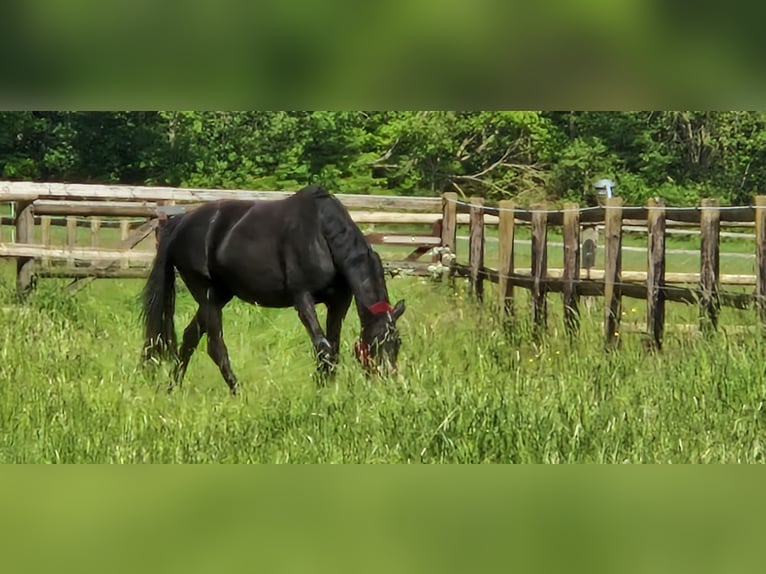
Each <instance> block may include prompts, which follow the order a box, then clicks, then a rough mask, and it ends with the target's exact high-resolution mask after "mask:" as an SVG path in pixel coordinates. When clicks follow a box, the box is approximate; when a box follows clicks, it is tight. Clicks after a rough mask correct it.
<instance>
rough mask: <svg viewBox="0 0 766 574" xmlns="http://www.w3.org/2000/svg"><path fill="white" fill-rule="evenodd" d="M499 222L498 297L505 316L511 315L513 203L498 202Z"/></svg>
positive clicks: (505, 200) (509, 201) (506, 201)
mask: <svg viewBox="0 0 766 574" xmlns="http://www.w3.org/2000/svg"><path fill="white" fill-rule="evenodd" d="M499 207H500V221H499V223H498V232H497V238H498V242H499V243H498V247H499V257H500V260H499V262H498V265H497V271H498V277H497V286H498V295H499V298H500V308H501V309H502V310H503V312H504V313H505V315H506V316H509V317H510V316H512V315H513V278H512V277H511V275H513V271H514V262H513V240H514V233H515V230H514V213H513V210H514V207H515V204H514V202H513V201H511V200H508V199H504V200H502V201H501V202H500V205H499Z"/></svg>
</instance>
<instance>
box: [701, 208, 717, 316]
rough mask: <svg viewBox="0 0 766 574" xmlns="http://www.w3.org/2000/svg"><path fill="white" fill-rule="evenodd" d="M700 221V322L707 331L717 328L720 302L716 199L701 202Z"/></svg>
mask: <svg viewBox="0 0 766 574" xmlns="http://www.w3.org/2000/svg"><path fill="white" fill-rule="evenodd" d="M701 207H702V219H701V221H700V233H701V235H700V294H701V297H700V321H701V323H702V325H703V326H704V327H705V328H707V329H715V328H716V327H717V326H718V312H719V310H720V302H719V298H718V284H719V283H718V282H719V274H720V272H721V268H720V236H719V233H720V224H721V219H720V215H721V214H720V211H719V210H718V200H717V199H703V200H702V204H701Z"/></svg>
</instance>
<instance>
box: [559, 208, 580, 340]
mask: <svg viewBox="0 0 766 574" xmlns="http://www.w3.org/2000/svg"><path fill="white" fill-rule="evenodd" d="M563 235H564V237H563V240H564V277H563V278H564V292H563V297H562V299H563V302H564V325H565V326H566V328H567V330H568V331H569V333H570V334H574V333H575V332H576V331H577V329H578V327H579V324H580V310H579V303H580V296H579V294H578V293H577V281H578V280H579V279H580V206H579V205H577V204H576V203H567V204H566V205H565V206H564V233H563Z"/></svg>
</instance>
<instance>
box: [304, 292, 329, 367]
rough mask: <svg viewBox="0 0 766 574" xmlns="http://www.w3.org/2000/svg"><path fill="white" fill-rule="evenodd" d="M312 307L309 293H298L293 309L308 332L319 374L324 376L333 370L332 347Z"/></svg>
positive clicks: (312, 303)
mask: <svg viewBox="0 0 766 574" xmlns="http://www.w3.org/2000/svg"><path fill="white" fill-rule="evenodd" d="M314 305H315V302H314V298H313V297H312V296H311V294H310V293H300V294H299V295H298V296H296V298H295V309H296V310H297V311H298V317H300V319H301V322H302V323H303V326H304V327H306V330H307V331H308V332H309V336H311V342H312V343H313V345H314V351H315V352H316V357H317V363H318V368H319V373H320V375H322V376H326V375H327V374H329V373H330V372H332V370H333V369H334V368H335V362H334V360H333V359H334V357H333V352H332V346H331V345H330V342H329V341H328V340H327V337H325V334H324V332H323V331H322V327H321V325H320V324H319V319H318V318H317V313H316V309H315V308H314Z"/></svg>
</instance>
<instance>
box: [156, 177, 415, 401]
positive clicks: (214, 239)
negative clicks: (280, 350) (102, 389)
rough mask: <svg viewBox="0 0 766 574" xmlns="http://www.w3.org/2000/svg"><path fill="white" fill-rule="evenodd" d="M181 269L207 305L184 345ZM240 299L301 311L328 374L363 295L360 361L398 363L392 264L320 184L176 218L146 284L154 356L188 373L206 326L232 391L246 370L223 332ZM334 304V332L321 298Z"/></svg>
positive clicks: (377, 365)
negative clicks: (225, 316)
mask: <svg viewBox="0 0 766 574" xmlns="http://www.w3.org/2000/svg"><path fill="white" fill-rule="evenodd" d="M175 270H178V274H179V275H180V277H181V279H182V280H183V282H184V283H185V284H186V286H187V287H188V289H189V291H190V293H191V295H192V297H194V299H195V301H196V302H197V304H198V306H199V307H198V309H197V312H196V314H195V315H194V318H193V319H192V320H191V322H190V323H189V325H188V326H187V327H186V329H185V330H184V333H183V339H182V341H181V346H180V350H179V349H177V340H176V332H175V326H174V321H173V315H174V310H175ZM234 297H238V298H240V299H242V300H244V301H247V302H249V303H253V304H257V305H262V306H264V307H282V308H283V307H290V306H293V307H295V309H296V310H297V311H298V316H299V317H300V319H301V321H302V322H303V325H304V326H305V327H306V330H307V331H308V333H309V335H310V337H311V342H312V343H313V345H314V351H315V353H316V357H317V361H318V370H319V373H320V376H322V377H323V378H324V377H326V376H327V375H329V374H331V373H332V372H333V370H334V368H335V365H336V364H337V361H338V349H339V346H340V334H341V326H342V323H343V320H344V318H345V316H346V313H347V312H348V309H349V306H350V305H351V299H352V297H353V298H354V300H355V301H356V308H357V312H358V313H359V320H360V323H361V336H360V338H359V340H358V341H357V342H356V345H355V349H354V351H355V355H356V358H357V360H359V362H360V363H362V365H363V366H364V368H365V369H366V370H367V372H378V371H379V370H391V369H395V368H396V361H397V356H398V353H399V345H400V338H399V333H398V330H397V327H396V321H397V320H398V319H399V317H401V315H402V313H403V312H404V308H405V306H404V301H403V300H402V301H399V302H398V303H397V304H396V305H395V306H391V304H390V303H389V300H388V291H387V289H386V282H385V277H384V272H383V265H382V263H381V261H380V257H378V255H377V253H375V251H373V249H372V248H371V247H370V245H369V243H368V242H367V240H366V239H365V237H364V235H363V234H362V232H361V231H360V230H359V228H358V227H357V226H356V224H355V223H354V222H353V220H352V219H351V216H350V215H349V213H348V211H347V210H346V208H345V207H344V206H343V205H342V204H341V202H340V201H338V199H337V198H335V197H334V196H333V195H331V194H330V193H328V192H327V191H325V190H324V189H322V188H321V187H317V186H310V187H306V188H304V189H302V190H300V191H298V192H297V193H295V194H293V195H291V196H288V197H287V198H285V199H282V200H276V201H269V200H262V201H242V200H221V201H216V202H212V203H207V204H204V205H202V206H200V207H198V208H197V209H195V210H194V211H190V212H188V213H185V214H183V215H179V216H175V217H171V218H169V219H168V221H167V223H166V225H165V226H164V227H163V229H162V231H161V233H160V240H159V245H158V247H157V255H156V257H155V260H154V265H153V266H152V270H151V273H150V274H149V279H148V280H147V282H146V285H145V287H144V290H143V313H142V315H143V319H144V327H145V345H144V359H145V360H152V359H155V360H161V359H167V360H172V361H175V371H174V374H173V380H172V381H171V383H170V388H171V389H172V387H173V384H174V383H179V384H180V382H181V381H182V379H183V376H184V373H185V372H186V368H187V366H188V364H189V360H190V359H191V356H192V354H193V353H194V349H195V348H196V347H197V344H198V343H199V341H200V339H201V338H202V335H203V334H205V333H207V352H208V355H210V358H211V359H212V360H213V361H214V362H215V363H216V365H218V368H219V369H220V371H221V375H223V378H224V380H225V381H226V383H227V384H228V385H229V389H230V390H231V392H232V394H236V392H237V378H236V376H235V375H234V372H233V371H232V368H231V365H230V363H229V354H228V351H227V350H226V344H225V343H224V340H223V328H222V311H223V307H224V306H225V305H226V304H227V303H228V302H229V301H231V299H232V298H234ZM318 303H324V304H325V305H326V306H327V324H326V331H325V332H323V331H322V327H321V326H320V324H319V320H318V319H317V315H316V311H315V309H314V306H315V305H316V304H318Z"/></svg>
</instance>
